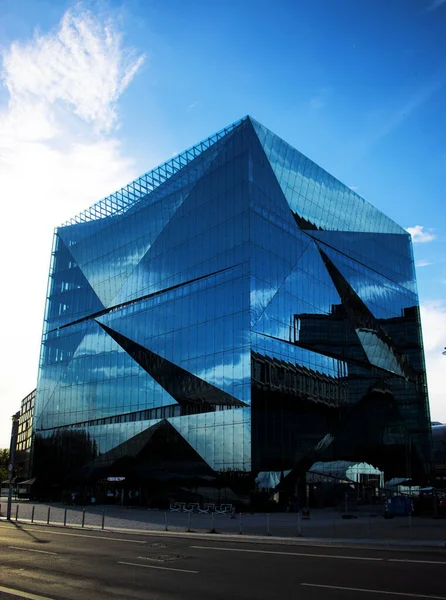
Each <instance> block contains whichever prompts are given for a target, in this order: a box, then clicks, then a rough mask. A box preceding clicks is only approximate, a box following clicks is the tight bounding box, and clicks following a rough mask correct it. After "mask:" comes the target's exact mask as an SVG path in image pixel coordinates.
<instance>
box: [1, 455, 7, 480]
mask: <svg viewBox="0 0 446 600" xmlns="http://www.w3.org/2000/svg"><path fill="white" fill-rule="evenodd" d="M8 465H9V450H7V449H6V448H5V449H3V450H0V481H5V479H8Z"/></svg>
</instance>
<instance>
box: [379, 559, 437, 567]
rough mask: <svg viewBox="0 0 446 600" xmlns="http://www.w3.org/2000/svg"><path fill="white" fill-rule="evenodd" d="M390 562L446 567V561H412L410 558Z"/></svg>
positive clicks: (390, 560) (389, 560)
mask: <svg viewBox="0 0 446 600" xmlns="http://www.w3.org/2000/svg"><path fill="white" fill-rule="evenodd" d="M387 561H388V562H402V563H420V564H422V565H445V566H446V561H444V560H411V559H409V558H388V559H387Z"/></svg>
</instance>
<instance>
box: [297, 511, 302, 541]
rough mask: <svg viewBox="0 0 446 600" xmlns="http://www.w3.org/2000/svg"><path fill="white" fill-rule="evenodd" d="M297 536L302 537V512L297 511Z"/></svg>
mask: <svg viewBox="0 0 446 600" xmlns="http://www.w3.org/2000/svg"><path fill="white" fill-rule="evenodd" d="M297 537H302V514H301V513H300V511H299V512H298V513H297Z"/></svg>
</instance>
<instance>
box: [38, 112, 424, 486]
mask: <svg viewBox="0 0 446 600" xmlns="http://www.w3.org/2000/svg"><path fill="white" fill-rule="evenodd" d="M34 432H35V444H34V470H35V474H37V475H38V474H40V475H41V477H47V478H51V479H52V480H53V481H61V480H62V479H64V478H67V477H69V476H71V475H72V476H73V477H74V476H75V475H74V474H77V476H78V477H86V478H91V479H94V478H95V477H96V478H98V477H103V476H105V475H112V474H122V473H124V472H125V473H126V476H131V475H132V474H133V475H132V476H133V477H135V478H136V477H139V478H140V479H141V480H143V479H145V480H155V479H157V478H159V477H164V478H168V477H169V476H172V477H180V478H181V477H203V478H204V477H208V478H209V479H211V478H212V477H213V476H216V474H221V473H226V474H227V473H233V474H239V476H243V474H248V475H249V474H253V475H255V474H256V473H258V472H259V471H284V470H289V469H291V470H293V472H294V473H298V474H302V473H304V472H305V471H306V470H308V468H309V467H310V466H311V464H313V463H314V462H316V461H322V462H323V461H333V460H347V461H357V462H359V461H364V462H367V463H370V464H373V465H375V466H376V467H378V468H380V469H382V470H384V471H385V472H386V475H387V474H388V475H389V476H393V475H401V474H403V475H406V474H407V473H408V471H410V473H411V474H412V476H423V475H425V474H426V473H428V471H429V466H430V461H431V440H430V425H429V410H428V400H427V390H426V378H425V370H424V357H423V348H422V338H421V329H420V318H419V307H418V297H417V289H416V280H415V271H414V262H413V256H412V248H411V239H410V236H409V234H408V233H407V232H406V231H405V230H404V229H403V228H401V227H400V226H398V225H397V224H396V223H394V222H393V221H392V220H391V219H389V218H388V217H386V216H385V215H384V214H383V213H381V212H380V211H378V210H377V209H376V208H374V207H373V206H372V205H371V204H369V203H367V202H366V201H365V200H363V199H362V198H361V197H360V196H358V195H357V194H356V193H355V192H354V191H352V190H351V189H349V188H348V187H346V186H345V185H343V184H342V183H340V182H339V181H337V180H336V179H335V178H334V177H332V176H331V175H330V174H329V173H327V172H326V171H324V170H323V169H321V168H320V167H318V166H317V165H316V164H315V163H313V162H312V161H311V160H309V159H308V158H306V157H305V156H303V155H302V154H301V153H300V152H298V151H297V150H295V149H294V148H292V147H291V146H289V145H288V144H287V143H285V142H284V141H283V140H281V139H280V138H279V137H277V136H276V135H274V134H273V133H272V132H271V131H269V130H267V129H266V128H265V127H264V126H262V125H261V124H259V123H258V122H256V121H255V120H254V119H252V118H250V117H246V118H243V119H241V120H240V121H238V122H236V123H234V124H233V125H231V126H230V127H228V128H226V129H224V130H222V131H221V132H219V133H217V134H215V135H213V136H211V137H210V138H208V139H207V140H204V141H203V142H201V143H200V144H198V145H196V146H194V147H193V148H191V149H189V150H187V151H185V152H183V153H182V154H179V155H177V156H175V157H174V158H172V159H171V160H169V161H167V162H166V163H164V164H163V165H161V166H160V167H158V168H157V169H155V170H153V171H151V172H149V173H147V174H146V175H143V176H142V177H141V178H139V179H137V180H136V181H134V182H132V183H131V184H129V185H128V186H126V187H125V188H122V189H121V190H119V191H118V192H116V193H115V194H112V195H111V196H109V197H108V198H106V199H104V200H102V201H100V202H98V203H97V204H95V205H94V206H92V207H91V208H90V209H88V210H86V211H85V212H83V213H81V214H80V215H78V216H77V217H75V218H73V219H72V220H71V221H70V222H68V223H66V224H65V225H63V226H61V227H58V228H57V229H56V231H55V235H54V246H53V252H52V262H51V267H50V275H49V286H48V300H47V306H46V313H45V322H44V332H43V339H42V350H41V358H40V371H39V380H38V386H37V398H36V410H35V419H34ZM54 457H57V458H56V459H55V458H54ZM50 458H52V462H51V464H54V467H53V471H52V472H50V470H49V459H50ZM169 474H170V475H169Z"/></svg>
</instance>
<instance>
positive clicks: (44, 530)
mask: <svg viewBox="0 0 446 600" xmlns="http://www.w3.org/2000/svg"><path fill="white" fill-rule="evenodd" d="M22 529H23V531H34V532H36V531H38V532H39V533H45V534H48V535H68V536H71V537H83V538H92V539H94V540H109V541H112V542H128V543H129V544H147V540H128V539H123V538H113V537H105V536H102V535H88V534H82V533H68V532H66V531H50V530H49V529H34V528H32V529H31V528H30V529H25V528H24V527H22Z"/></svg>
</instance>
